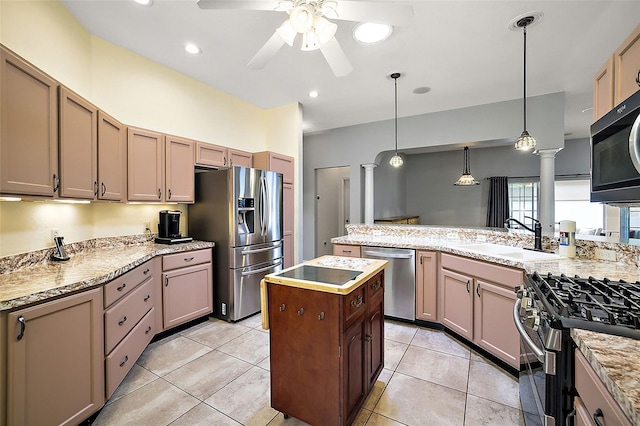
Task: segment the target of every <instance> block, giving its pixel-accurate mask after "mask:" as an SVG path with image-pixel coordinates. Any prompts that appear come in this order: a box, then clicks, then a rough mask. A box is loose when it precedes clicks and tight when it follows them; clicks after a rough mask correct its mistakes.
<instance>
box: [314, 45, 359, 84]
mask: <svg viewBox="0 0 640 426" xmlns="http://www.w3.org/2000/svg"><path fill="white" fill-rule="evenodd" d="M320 51H321V52H322V56H324V58H325V59H326V60H327V63H329V67H331V71H333V73H334V74H335V76H336V77H344V76H345V75H347V74H349V73H350V72H351V71H353V66H351V62H349V59H348V58H347V55H345V54H344V51H343V50H342V48H341V47H340V44H339V43H338V40H336V38H335V37H332V38H331V40H329V41H328V42H326V43H323V44H321V45H320Z"/></svg>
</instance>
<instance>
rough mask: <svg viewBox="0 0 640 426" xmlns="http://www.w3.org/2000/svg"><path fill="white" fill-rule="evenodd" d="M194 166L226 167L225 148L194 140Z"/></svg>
mask: <svg viewBox="0 0 640 426" xmlns="http://www.w3.org/2000/svg"><path fill="white" fill-rule="evenodd" d="M195 155H196V160H195V161H196V166H202V167H226V165H227V148H225V147H224V146H218V145H213V144H210V143H204V142H196V149H195Z"/></svg>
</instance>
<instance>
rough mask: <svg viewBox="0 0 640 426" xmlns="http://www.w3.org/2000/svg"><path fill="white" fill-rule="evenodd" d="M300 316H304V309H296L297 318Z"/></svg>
mask: <svg viewBox="0 0 640 426" xmlns="http://www.w3.org/2000/svg"><path fill="white" fill-rule="evenodd" d="M302 315H304V308H300V309H298V316H299V317H301V316H302Z"/></svg>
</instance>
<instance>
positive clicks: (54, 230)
mask: <svg viewBox="0 0 640 426" xmlns="http://www.w3.org/2000/svg"><path fill="white" fill-rule="evenodd" d="M59 236H60V230H59V229H58V228H52V229H51V241H53V239H54V238H55V237H59Z"/></svg>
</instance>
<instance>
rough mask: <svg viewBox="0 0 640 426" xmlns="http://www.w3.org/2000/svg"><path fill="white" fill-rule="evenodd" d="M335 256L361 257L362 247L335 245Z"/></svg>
mask: <svg viewBox="0 0 640 426" xmlns="http://www.w3.org/2000/svg"><path fill="white" fill-rule="evenodd" d="M333 255H334V256H346V257H360V256H361V254H360V246H352V245H347V244H334V245H333Z"/></svg>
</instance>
